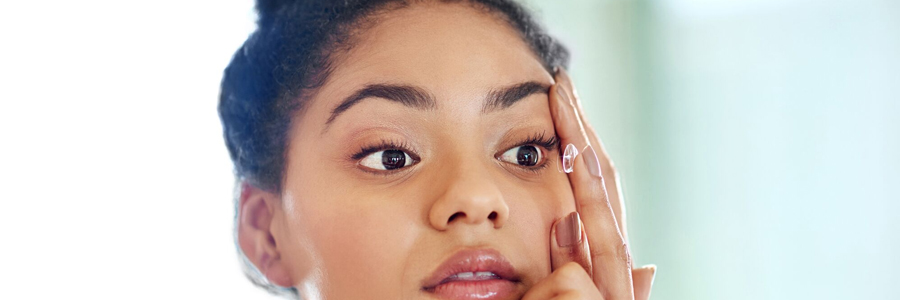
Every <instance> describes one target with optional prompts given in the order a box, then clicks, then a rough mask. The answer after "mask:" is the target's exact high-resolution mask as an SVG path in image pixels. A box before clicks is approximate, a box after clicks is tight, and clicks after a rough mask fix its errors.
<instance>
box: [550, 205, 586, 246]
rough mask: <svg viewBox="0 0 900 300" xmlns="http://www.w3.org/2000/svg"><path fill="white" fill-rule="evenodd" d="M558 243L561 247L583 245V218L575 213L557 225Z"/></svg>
mask: <svg viewBox="0 0 900 300" xmlns="http://www.w3.org/2000/svg"><path fill="white" fill-rule="evenodd" d="M556 243H557V244H559V246H560V247H572V246H576V245H580V244H581V218H579V217H578V212H577V211H573V212H572V213H570V214H569V215H568V216H566V217H565V218H563V219H562V220H559V223H557V224H556Z"/></svg>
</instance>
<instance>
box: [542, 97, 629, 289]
mask: <svg viewBox="0 0 900 300" xmlns="http://www.w3.org/2000/svg"><path fill="white" fill-rule="evenodd" d="M550 95H551V96H550V97H551V101H550V110H551V112H552V115H553V117H554V125H555V126H556V132H557V135H558V136H559V138H560V140H561V141H562V145H567V147H566V149H567V150H566V151H564V152H565V153H570V152H571V148H575V147H577V148H578V149H583V150H582V152H583V153H582V154H581V155H578V156H580V157H577V158H575V159H572V160H571V161H569V165H573V166H574V168H573V170H572V172H571V173H569V182H570V184H571V185H572V191H573V193H574V195H575V207H576V208H577V211H578V213H579V214H580V215H581V217H582V222H583V223H584V231H585V233H586V235H587V240H588V243H589V244H590V257H591V262H592V265H593V270H592V276H593V280H594V283H595V284H596V286H597V288H598V289H599V290H600V292H601V293H602V294H603V295H604V296H605V298H606V299H634V291H633V287H632V280H631V266H630V263H631V262H630V259H629V256H628V250H627V246H626V245H625V241H624V239H623V238H622V235H621V233H620V232H619V226H618V224H617V222H616V217H615V215H614V213H613V209H612V207H611V206H610V203H609V198H608V197H607V193H606V187H605V186H604V182H603V177H602V175H601V174H600V173H601V172H600V164H599V161H598V159H597V155H596V153H595V152H594V150H593V146H592V145H591V143H590V140H589V139H588V137H587V135H586V133H585V131H584V127H583V124H582V123H581V121H580V118H579V117H578V110H577V109H576V107H575V105H574V102H572V100H571V99H570V97H569V96H568V94H567V92H566V91H565V88H564V87H563V85H562V84H561V83H560V81H559V80H557V83H556V84H555V85H554V86H553V87H552V88H551V91H550ZM563 164H564V166H563V168H566V162H565V161H564V163H563Z"/></svg>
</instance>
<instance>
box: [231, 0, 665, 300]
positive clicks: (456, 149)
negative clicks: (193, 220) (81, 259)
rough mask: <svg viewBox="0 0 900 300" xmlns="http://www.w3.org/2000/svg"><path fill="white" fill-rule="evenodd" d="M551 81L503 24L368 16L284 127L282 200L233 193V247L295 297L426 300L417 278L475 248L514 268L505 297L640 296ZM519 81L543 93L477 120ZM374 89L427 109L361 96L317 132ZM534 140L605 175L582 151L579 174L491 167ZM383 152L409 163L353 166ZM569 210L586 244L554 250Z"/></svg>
mask: <svg viewBox="0 0 900 300" xmlns="http://www.w3.org/2000/svg"><path fill="white" fill-rule="evenodd" d="M561 76H565V74H564V72H560V74H557V77H554V76H553V74H550V73H548V72H547V71H546V70H545V69H544V68H543V67H542V65H541V64H540V61H539V59H538V58H537V57H535V55H534V54H533V53H532V52H531V51H530V50H529V48H528V46H527V45H526V44H525V43H524V41H522V39H521V38H520V37H519V35H518V33H517V32H515V31H514V30H513V29H512V28H510V27H509V26H508V25H507V24H505V23H504V22H503V21H501V20H500V19H498V18H496V17H495V16H492V15H489V14H486V13H484V12H479V11H477V10H474V9H472V8H471V7H469V6H465V5H459V4H418V5H414V6H412V7H408V8H404V9H400V10H395V11H391V12H389V13H387V14H384V15H382V16H380V17H379V18H378V20H377V22H376V23H374V25H373V26H371V27H367V28H366V31H365V34H361V35H359V40H357V41H356V44H355V45H354V47H353V48H352V49H351V50H350V51H349V52H347V53H345V54H344V55H341V56H340V59H339V60H336V64H335V68H334V72H333V73H332V74H331V76H330V77H329V80H328V81H327V82H326V83H325V84H324V85H323V86H322V87H321V88H320V89H319V90H318V91H317V93H316V94H315V95H314V96H313V97H312V98H311V100H310V102H309V103H308V106H307V107H306V109H305V110H304V111H303V112H302V113H301V114H298V115H297V116H296V117H295V120H294V124H293V127H292V128H291V131H290V136H289V139H290V146H289V148H288V149H287V165H286V172H285V178H284V189H283V191H282V192H281V193H272V192H269V191H265V190H261V189H258V188H255V187H253V186H251V185H249V184H246V183H245V184H243V186H242V194H241V197H240V203H239V210H240V219H239V224H238V242H239V245H240V247H241V248H242V250H243V251H244V253H245V254H246V255H247V257H248V258H249V259H250V260H251V262H252V263H253V264H254V265H255V266H257V268H258V269H259V270H260V271H261V272H262V273H263V274H264V275H265V276H266V278H267V279H268V280H269V281H270V282H272V283H274V284H277V285H279V286H293V287H296V288H297V289H298V291H300V293H301V295H303V296H305V297H306V299H317V298H326V299H427V298H431V297H432V296H433V295H432V294H429V293H426V292H424V291H422V284H423V281H424V280H425V279H426V278H427V277H429V276H430V275H431V274H432V272H433V271H434V270H435V269H436V268H437V267H438V266H439V265H440V264H441V263H442V262H444V261H445V260H446V259H447V258H448V257H449V256H451V255H453V254H454V253H456V252H457V251H459V250H461V249H479V248H492V249H496V250H497V251H499V252H500V253H501V254H502V255H504V256H505V257H506V258H507V259H508V260H509V262H510V263H511V264H512V265H513V266H514V267H515V269H516V271H517V272H518V273H519V275H520V276H521V278H520V279H521V282H520V283H519V284H518V285H517V293H516V295H515V297H514V298H515V299H519V298H522V297H523V296H524V297H525V298H526V299H550V298H554V297H559V298H560V299H563V298H566V299H634V294H638V296H639V298H638V299H646V298H640V297H643V293H644V292H645V291H646V294H647V295H649V286H650V282H652V276H653V272H654V271H655V268H643V269H634V270H632V269H631V266H630V258H629V256H628V255H629V254H628V251H627V248H625V247H622V245H625V236H624V227H623V226H622V225H621V224H624V219H623V218H622V216H623V212H622V205H621V197H620V193H619V192H618V189H617V181H618V178H617V176H616V175H615V171H614V169H613V168H612V164H611V163H610V161H609V159H608V156H607V155H606V153H605V152H604V151H602V147H601V146H600V143H599V140H597V139H596V135H595V134H594V133H593V131H592V130H590V127H589V126H586V125H585V124H586V122H584V121H583V120H582V119H581V115H583V114H582V113H580V104H579V103H578V101H577V97H576V95H575V93H574V88H573V87H571V81H570V80H569V79H568V77H561ZM528 81H533V82H537V83H540V84H544V85H546V86H552V88H550V89H548V90H547V91H542V92H540V93H535V94H531V95H529V96H527V97H525V98H523V99H522V100H519V101H518V102H516V103H515V104H513V105H511V106H509V107H507V108H504V109H500V110H496V111H490V112H485V111H484V109H483V107H484V98H485V97H486V95H488V94H489V93H490V92H491V91H494V90H498V89H501V88H504V87H508V86H512V85H515V84H518V83H522V82H528ZM373 83H391V84H401V85H408V86H416V87H419V88H420V89H422V90H424V91H426V92H427V93H429V94H431V95H433V96H434V98H435V100H436V103H435V106H434V107H433V108H430V109H420V108H413V107H408V106H404V105H402V104H400V103H396V102H392V101H388V100H384V99H379V98H370V99H366V100H363V101H360V102H359V103H357V104H356V105H354V106H352V107H350V108H349V109H347V110H346V111H344V112H343V113H342V114H340V115H339V116H337V117H336V118H335V119H334V120H333V121H332V122H330V123H328V122H327V121H328V119H329V117H331V113H332V111H333V110H334V108H335V107H337V106H338V105H339V104H340V103H341V101H342V100H343V99H344V98H346V97H348V96H350V95H352V94H353V93H354V92H355V91H357V90H358V89H360V88H362V87H364V86H366V85H367V84H373ZM563 84H565V85H567V86H568V88H565V87H562V85H563ZM557 90H560V91H565V92H564V93H562V94H557ZM561 95H570V96H561ZM563 99H565V100H563ZM548 104H549V105H548ZM326 123H328V124H326ZM540 134H543V135H545V136H547V137H550V136H554V135H559V137H560V138H561V139H562V142H563V144H562V145H563V146H565V145H566V144H568V143H573V144H576V146H577V147H578V148H579V149H583V148H584V147H587V146H588V145H596V146H593V147H594V148H597V149H598V154H597V157H599V158H600V159H598V160H599V164H600V166H602V167H603V168H602V170H603V172H601V173H603V175H602V176H592V175H591V174H589V172H588V168H587V167H586V165H585V164H586V162H585V161H584V160H583V157H584V156H583V155H582V156H580V158H579V159H577V160H576V161H577V164H576V166H575V172H573V173H571V174H565V173H563V172H560V171H559V170H560V168H559V166H558V165H557V164H558V159H557V158H558V157H559V155H560V154H559V151H558V150H557V149H541V151H543V155H544V156H545V157H546V159H547V161H546V166H545V167H543V168H540V169H536V170H532V169H528V168H525V167H523V166H520V165H518V164H516V163H514V162H508V161H502V160H499V159H498V157H499V156H501V155H502V154H503V153H504V152H506V151H507V150H509V149H512V148H515V147H517V146H522V144H521V142H522V141H524V140H526V139H528V138H529V137H532V136H535V135H540ZM589 136H590V137H589ZM383 141H392V142H396V143H398V144H401V145H404V146H405V147H406V148H407V149H405V150H408V151H407V152H410V153H411V154H414V156H415V157H418V158H419V161H418V162H417V163H415V164H413V165H411V166H408V167H405V168H403V169H399V170H397V171H394V172H383V171H382V172H381V173H379V172H378V171H375V170H372V169H369V168H367V167H366V166H364V165H360V160H356V159H353V156H354V155H355V154H357V153H359V152H360V150H361V149H362V148H365V147H368V146H377V145H379V144H381V143H382V142H383ZM538 148H541V147H538ZM603 177H607V178H611V179H613V180H609V181H604V180H603ZM607 191H610V192H609V193H607ZM607 195H613V196H612V197H608V196H607ZM576 210H577V211H578V212H579V213H580V214H581V218H582V220H583V221H584V223H583V224H584V226H583V228H584V229H585V230H584V232H583V237H584V238H583V240H584V242H582V243H580V244H577V245H575V246H573V247H569V248H565V249H564V248H563V247H560V246H559V245H558V244H557V243H556V239H555V238H554V236H553V235H554V234H555V232H556V230H555V229H556V226H555V225H554V224H555V223H556V221H557V220H560V219H561V218H563V217H565V216H567V215H568V214H569V213H571V212H573V211H576ZM617 216H618V217H617ZM548 241H549V245H548ZM590 245H596V246H594V247H593V248H591V246H590ZM592 249H593V251H592ZM648 274H649V276H648ZM632 278H634V280H632ZM647 278H649V279H647ZM633 285H634V286H633Z"/></svg>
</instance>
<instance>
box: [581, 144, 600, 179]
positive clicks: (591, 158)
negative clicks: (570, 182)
mask: <svg viewBox="0 0 900 300" xmlns="http://www.w3.org/2000/svg"><path fill="white" fill-rule="evenodd" d="M581 157H584V163H585V164H587V167H588V172H591V175H594V177H597V178H600V161H599V160H598V159H597V152H594V147H591V145H588V146H587V148H586V149H585V150H584V153H583V155H582V156H581Z"/></svg>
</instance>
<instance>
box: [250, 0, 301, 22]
mask: <svg viewBox="0 0 900 300" xmlns="http://www.w3.org/2000/svg"><path fill="white" fill-rule="evenodd" d="M303 2H308V1H302V0H256V12H257V13H258V14H259V24H260V25H263V24H268V23H270V22H271V20H272V19H274V18H275V16H276V15H278V13H279V11H281V10H283V9H284V8H285V7H288V6H291V5H297V4H302V3H303Z"/></svg>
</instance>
